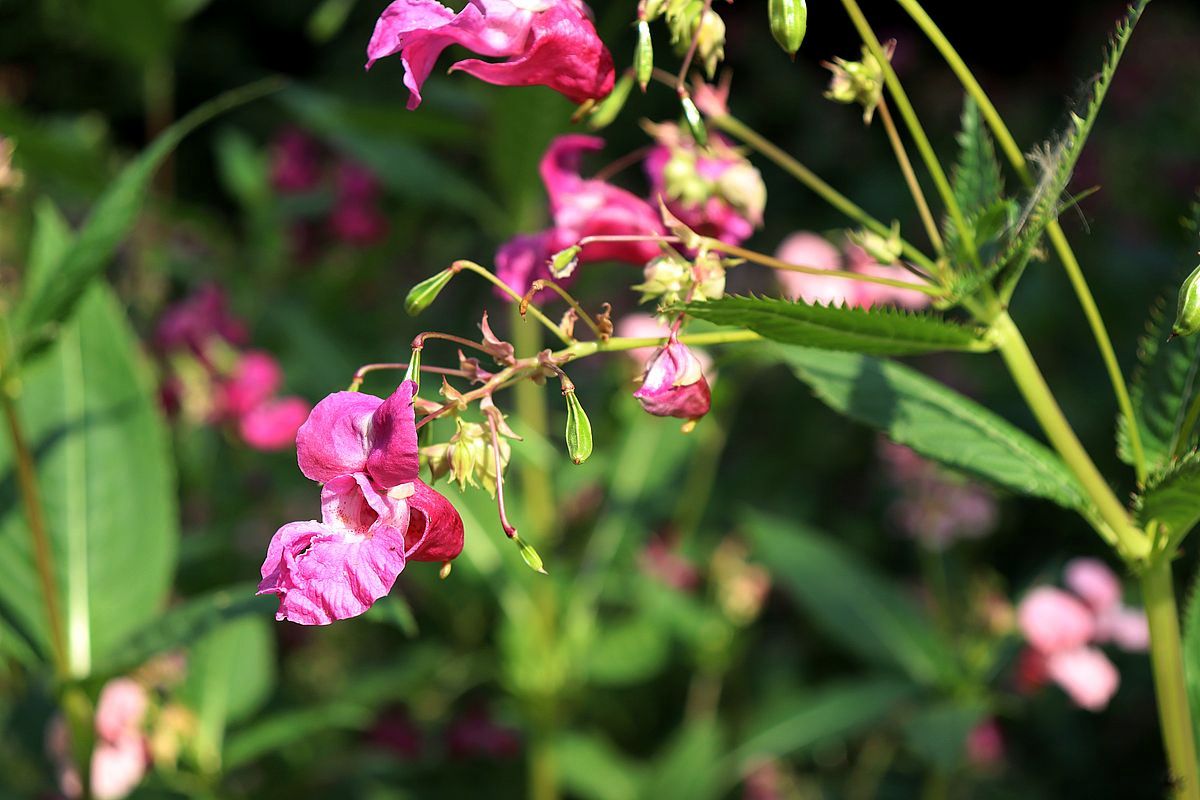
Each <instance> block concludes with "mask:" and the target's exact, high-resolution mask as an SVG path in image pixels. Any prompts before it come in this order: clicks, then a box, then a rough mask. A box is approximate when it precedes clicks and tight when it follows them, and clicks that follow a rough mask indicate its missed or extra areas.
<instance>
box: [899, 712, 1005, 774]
mask: <svg viewBox="0 0 1200 800" xmlns="http://www.w3.org/2000/svg"><path fill="white" fill-rule="evenodd" d="M986 713H987V709H986V707H984V706H983V705H981V704H979V703H972V702H968V701H959V702H953V703H952V702H945V703H941V704H939V705H935V706H930V707H928V708H923V709H921V710H920V711H918V712H917V713H915V714H913V715H912V716H911V717H909V718H908V719H907V720H906V721H905V723H904V735H905V738H906V739H907V740H908V747H909V749H910V750H912V751H913V753H915V754H916V755H917V756H919V757H920V758H921V759H922V760H923V761H925V762H926V763H928V764H930V765H932V766H933V767H935V768H936V769H938V770H939V771H942V772H952V771H953V770H955V769H957V768H958V767H960V766H962V761H963V756H964V755H965V752H966V745H967V737H968V735H969V734H970V733H971V729H972V728H974V727H975V726H976V725H978V724H979V722H980V720H981V719H983V716H984V715H985V714H986Z"/></svg>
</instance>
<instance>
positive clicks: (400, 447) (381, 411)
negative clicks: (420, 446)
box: [367, 381, 421, 489]
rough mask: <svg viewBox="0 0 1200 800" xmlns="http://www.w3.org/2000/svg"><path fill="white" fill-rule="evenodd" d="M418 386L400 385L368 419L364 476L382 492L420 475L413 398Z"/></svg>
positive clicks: (409, 382)
mask: <svg viewBox="0 0 1200 800" xmlns="http://www.w3.org/2000/svg"><path fill="white" fill-rule="evenodd" d="M416 390H417V385H416V384H415V383H414V382H412V381H403V382H402V383H401V384H400V385H399V386H398V387H396V391H394V392H392V395H391V397H389V398H388V399H387V400H385V401H384V402H383V404H382V405H380V406H379V408H377V409H375V413H374V414H373V415H372V416H371V432H370V437H369V439H370V448H371V449H370V453H369V454H368V455H367V474H368V475H370V476H371V479H372V480H373V481H375V483H376V484H377V485H379V486H381V487H383V488H384V489H390V488H392V487H393V486H399V485H400V484H402V483H408V482H409V481H413V480H416V478H417V475H418V474H419V472H420V466H421V465H420V457H419V455H418V453H417V427H416V417H415V412H414V411H413V395H414V394H415V393H416Z"/></svg>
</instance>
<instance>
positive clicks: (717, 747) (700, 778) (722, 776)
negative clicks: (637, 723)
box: [638, 718, 728, 800]
mask: <svg viewBox="0 0 1200 800" xmlns="http://www.w3.org/2000/svg"><path fill="white" fill-rule="evenodd" d="M721 738H722V737H721V729H720V728H719V727H718V726H717V723H716V721H715V720H713V719H711V718H705V719H701V720H696V721H695V722H692V723H689V724H687V725H685V726H683V727H682V728H680V729H679V733H678V734H677V735H676V736H675V738H673V739H672V740H671V741H670V742H669V743H668V744H667V745H666V747H665V748H664V749H663V751H662V753H661V754H660V755H659V756H658V758H657V759H656V760H655V763H654V765H653V767H652V769H651V771H650V774H649V776H648V778H647V780H646V783H645V784H644V785H643V787H642V791H641V793H640V794H639V795H638V797H639V798H641V800H716V798H718V797H721V796H722V793H723V789H724V783H725V781H726V779H727V777H728V776H727V773H726V771H725V762H724V761H723V760H722V759H721V753H722V752H723V749H722V744H721Z"/></svg>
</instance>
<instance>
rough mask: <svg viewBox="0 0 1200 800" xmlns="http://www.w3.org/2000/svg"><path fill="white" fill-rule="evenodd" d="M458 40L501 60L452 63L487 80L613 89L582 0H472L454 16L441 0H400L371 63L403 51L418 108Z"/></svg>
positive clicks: (604, 52)
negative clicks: (431, 77)
mask: <svg viewBox="0 0 1200 800" xmlns="http://www.w3.org/2000/svg"><path fill="white" fill-rule="evenodd" d="M455 44H457V45H462V46H463V47H465V48H467V49H468V50H470V51H472V52H474V53H478V54H479V55H481V56H485V57H487V58H501V59H504V60H503V61H495V62H489V61H482V60H480V59H466V60H463V61H459V62H456V63H455V64H454V65H453V66H451V67H450V71H451V72H454V71H460V72H465V73H467V74H468V75H474V76H475V77H476V78H479V79H480V80H482V81H486V82H487V83H494V84H499V85H501V86H549V87H550V88H551V89H554V90H555V91H557V92H559V93H561V94H563V95H564V96H566V97H567V98H568V99H570V100H572V101H573V102H576V103H582V102H584V101H587V100H598V99H600V98H603V97H605V96H606V95H607V94H608V93H609V92H611V91H612V88H613V82H614V80H615V74H614V71H613V60H612V55H611V54H610V53H609V52H608V48H606V47H605V46H604V43H603V42H601V41H600V37H599V36H598V35H597V34H596V28H595V26H594V25H593V24H592V21H591V18H590V11H589V9H588V8H587V6H586V5H584V3H583V2H582V0H470V2H468V3H467V5H466V6H465V7H464V8H463V10H462V11H460V12H458V13H457V14H456V13H455V12H454V11H452V10H450V9H449V8H447V7H446V6H444V5H442V4H441V3H440V2H438V1H437V0H395V2H393V3H392V4H391V5H389V6H388V7H387V8H386V9H385V10H384V12H383V14H382V15H381V16H380V17H379V21H378V22H377V23H376V24H375V33H374V34H373V35H372V36H371V41H370V43H369V44H368V45H367V69H370V68H371V66H372V65H373V64H374V63H375V62H376V61H378V60H379V59H381V58H387V57H388V56H392V55H396V54H399V55H400V61H401V63H402V64H403V65H404V85H405V86H406V87H407V88H408V90H409V98H408V107H409V108H410V109H413V108H416V107H417V106H419V105H420V104H421V88H422V87H423V86H424V84H425V81H426V79H427V78H428V77H429V75H430V73H432V72H433V67H434V65H435V64H436V63H437V60H438V57H439V56H440V55H441V54H442V51H443V50H445V49H446V48H447V47H449V46H451V45H455Z"/></svg>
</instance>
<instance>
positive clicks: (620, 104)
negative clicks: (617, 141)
mask: <svg viewBox="0 0 1200 800" xmlns="http://www.w3.org/2000/svg"><path fill="white" fill-rule="evenodd" d="M631 91H633V73H632V72H626V73H625V74H624V75H622V76H621V80H619V81H617V85H616V86H614V87H613V90H612V91H611V92H610V93H609V95H608V97H606V98H604V99H603V100H601V101H600V103H599V104H598V105H597V106H596V107H595V108H594V109H592V113H591V114H589V115H588V118H587V126H588V127H589V128H591V129H592V130H594V131H598V130H601V129H603V128H607V127H608V126H609V125H611V124H612V123H613V120H615V119H616V118H617V115H618V114H620V113H621V109H622V108H624V107H625V101H626V100H628V99H629V93H630V92H631Z"/></svg>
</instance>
